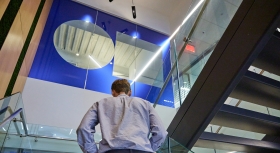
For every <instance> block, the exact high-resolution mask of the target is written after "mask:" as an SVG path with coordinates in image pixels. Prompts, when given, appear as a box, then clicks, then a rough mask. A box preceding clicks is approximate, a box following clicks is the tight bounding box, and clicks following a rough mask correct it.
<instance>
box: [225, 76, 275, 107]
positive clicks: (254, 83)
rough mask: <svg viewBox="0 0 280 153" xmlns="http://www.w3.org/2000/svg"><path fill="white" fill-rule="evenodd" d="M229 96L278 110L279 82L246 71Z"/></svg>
mask: <svg viewBox="0 0 280 153" xmlns="http://www.w3.org/2000/svg"><path fill="white" fill-rule="evenodd" d="M230 97H233V98H236V99H240V100H244V101H248V102H251V103H255V104H258V105H262V106H266V107H270V108H274V109H278V110H280V82H279V81H276V80H273V79H270V78H268V77H265V76H262V75H259V74H256V73H254V72H250V71H247V72H246V74H245V75H244V77H243V78H242V80H241V81H240V82H239V84H238V85H237V86H236V87H235V89H234V90H233V91H232V92H231V94H230Z"/></svg>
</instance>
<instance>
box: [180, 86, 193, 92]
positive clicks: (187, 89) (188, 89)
mask: <svg viewBox="0 0 280 153" xmlns="http://www.w3.org/2000/svg"><path fill="white" fill-rule="evenodd" d="M181 89H182V90H186V91H190V90H191V89H190V88H184V87H181Z"/></svg>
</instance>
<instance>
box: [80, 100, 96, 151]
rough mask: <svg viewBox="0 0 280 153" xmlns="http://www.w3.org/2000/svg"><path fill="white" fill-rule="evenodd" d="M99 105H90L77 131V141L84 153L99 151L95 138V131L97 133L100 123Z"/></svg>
mask: <svg viewBox="0 0 280 153" xmlns="http://www.w3.org/2000/svg"><path fill="white" fill-rule="evenodd" d="M97 105H98V103H94V104H93V105H92V107H90V109H89V110H88V111H87V113H86V114H85V116H84V117H83V119H82V121H81V123H80V125H79V127H78V129H77V131H76V133H77V141H78V144H79V146H80V148H81V149H82V151H83V153H97V152H98V149H97V146H96V144H95V142H94V138H93V133H95V126H96V125H97V124H98V123H99V121H98V114H97Z"/></svg>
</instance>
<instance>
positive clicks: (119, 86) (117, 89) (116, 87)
mask: <svg viewBox="0 0 280 153" xmlns="http://www.w3.org/2000/svg"><path fill="white" fill-rule="evenodd" d="M111 90H112V95H113V96H114V97H117V96H118V95H119V94H121V93H125V94H127V95H128V96H130V95H131V89H130V84H129V82H128V81H127V80H126V79H118V80H115V81H114V82H113V83H112V86H111Z"/></svg>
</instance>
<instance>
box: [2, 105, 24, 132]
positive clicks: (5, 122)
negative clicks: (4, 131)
mask: <svg viewBox="0 0 280 153" xmlns="http://www.w3.org/2000/svg"><path fill="white" fill-rule="evenodd" d="M7 109H8V108H7ZM21 112H22V108H20V109H18V110H17V111H15V112H14V113H12V115H11V116H9V117H8V118H6V119H5V120H4V121H3V122H1V124H0V128H2V127H4V126H5V125H6V124H7V123H8V122H10V121H12V120H13V119H14V118H15V116H16V115H18V114H19V113H21Z"/></svg>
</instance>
